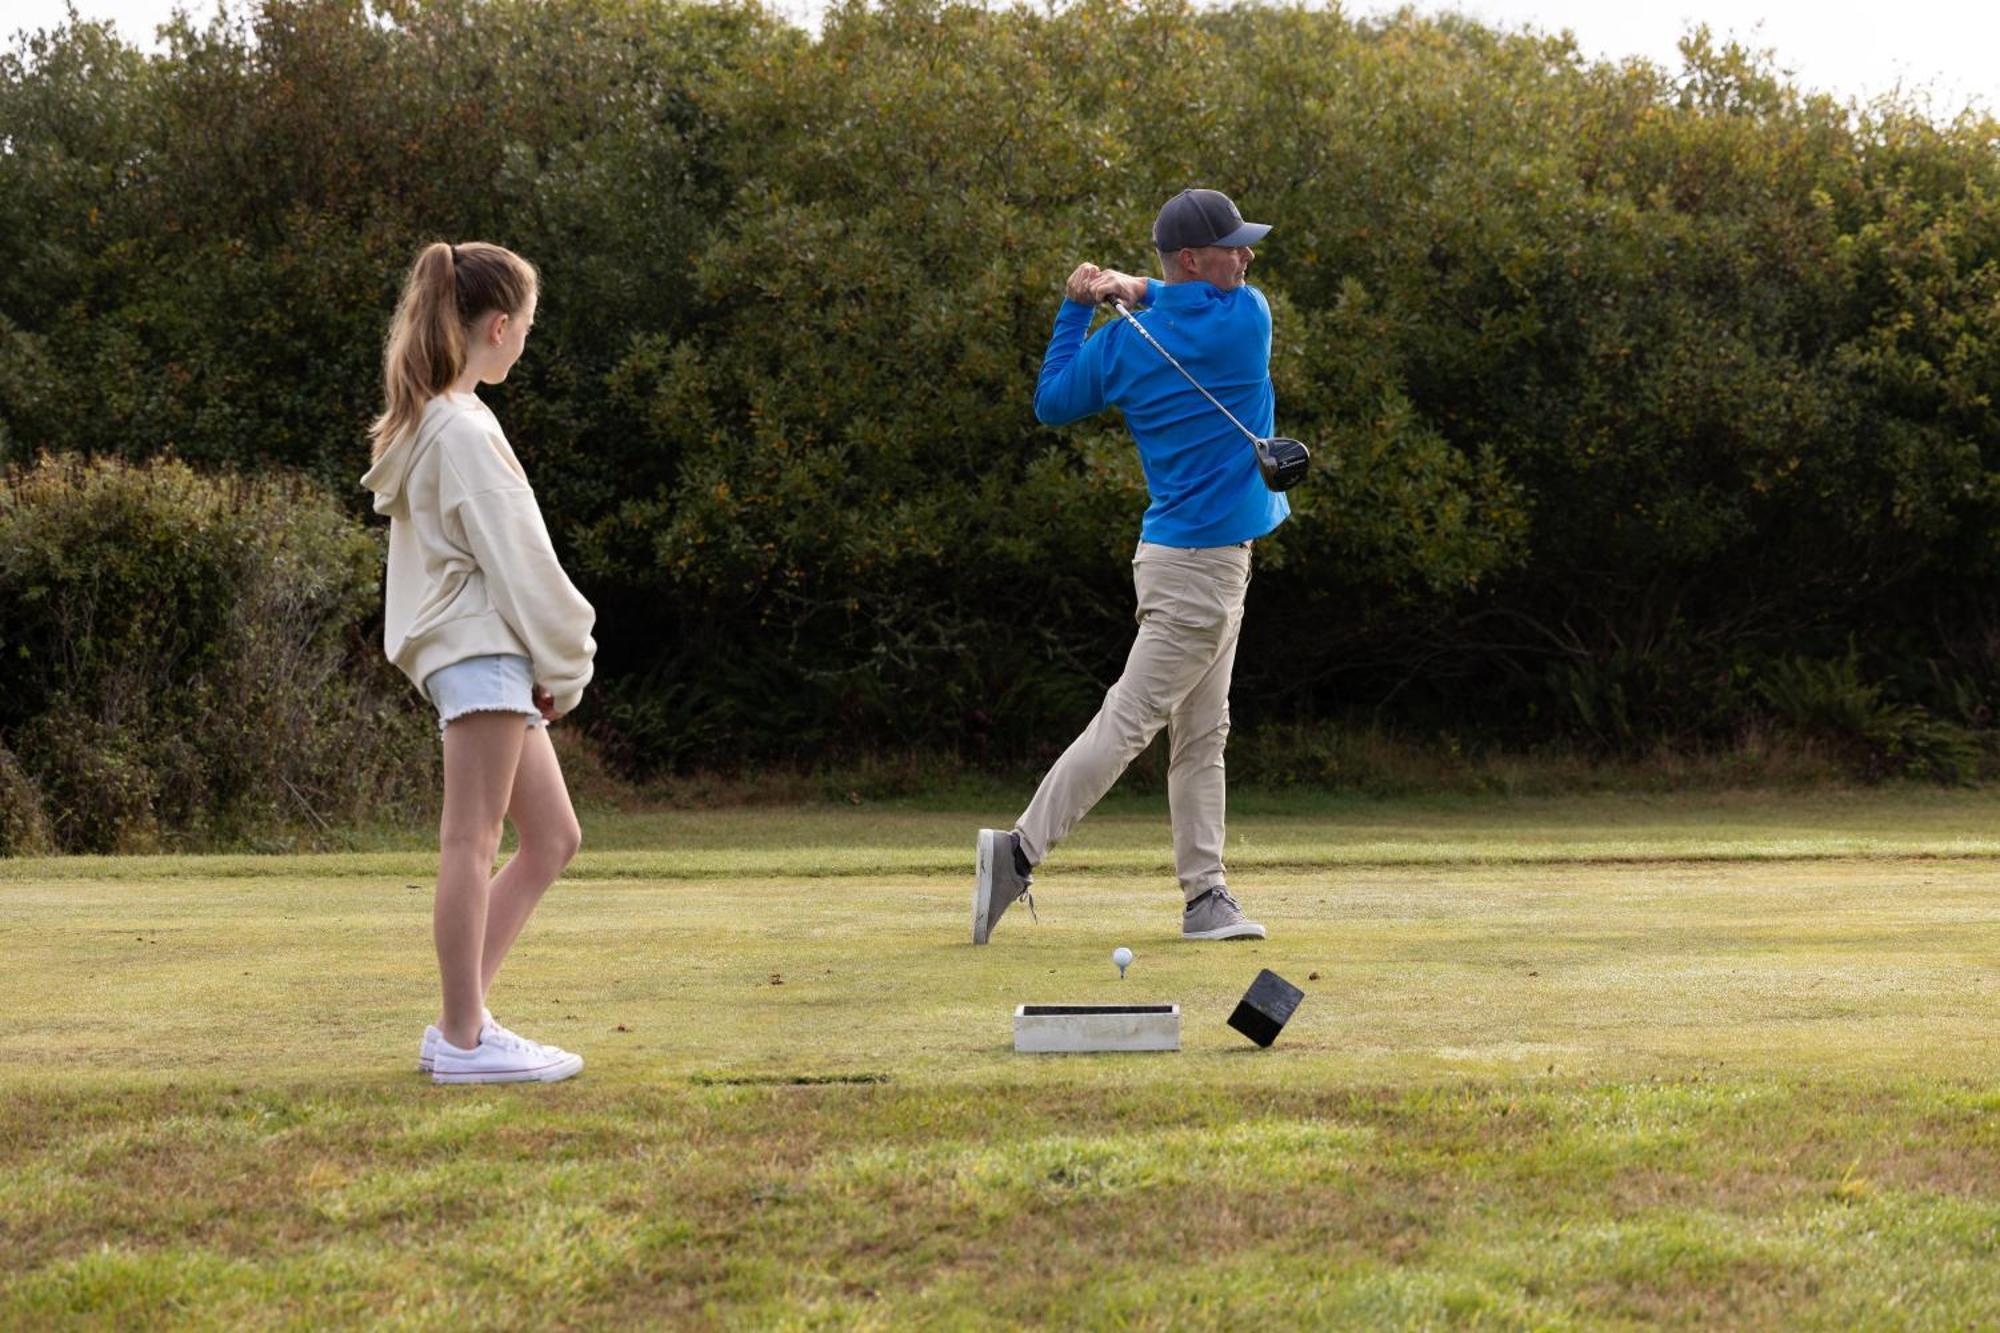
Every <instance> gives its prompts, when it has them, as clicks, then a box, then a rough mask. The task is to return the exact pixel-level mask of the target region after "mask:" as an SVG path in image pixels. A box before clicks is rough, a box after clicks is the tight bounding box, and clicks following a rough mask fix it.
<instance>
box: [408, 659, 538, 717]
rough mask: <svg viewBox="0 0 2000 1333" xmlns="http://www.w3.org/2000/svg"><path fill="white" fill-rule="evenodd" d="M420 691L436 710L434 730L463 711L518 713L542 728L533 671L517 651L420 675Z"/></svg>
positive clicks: (463, 713)
mask: <svg viewBox="0 0 2000 1333" xmlns="http://www.w3.org/2000/svg"><path fill="white" fill-rule="evenodd" d="M424 693H425V694H428V695H429V696H430V697H431V703H432V704H434V705H435V706H436V707H437V710H438V730H439V731H443V730H444V729H445V726H446V725H447V724H448V723H451V722H453V721H456V720H457V719H458V718H461V717H464V716H465V715H466V714H467V713H521V714H524V715H526V717H527V719H528V725H529V726H531V727H546V726H547V725H548V723H547V721H545V720H544V719H543V717H542V713H541V710H540V709H539V708H536V707H535V674H534V670H533V668H531V667H530V666H529V664H528V659H527V658H525V657H522V656H521V655H520V654H518V653H496V654H494V655H492V656H490V657H468V658H466V659H465V660H464V661H463V662H453V663H452V664H451V665H450V666H448V667H439V668H438V669H437V670H436V671H433V672H431V674H430V675H428V676H426V677H424Z"/></svg>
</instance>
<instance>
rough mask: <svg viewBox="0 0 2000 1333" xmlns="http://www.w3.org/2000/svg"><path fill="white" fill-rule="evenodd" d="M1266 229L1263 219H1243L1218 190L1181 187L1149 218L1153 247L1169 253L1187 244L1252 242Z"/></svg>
mask: <svg viewBox="0 0 2000 1333" xmlns="http://www.w3.org/2000/svg"><path fill="white" fill-rule="evenodd" d="M1270 230H1271V228H1270V226H1269V224H1267V223H1263V222H1245V221H1244V220H1243V214H1242V213H1241V212H1239V211H1238V210H1237V207H1236V205H1235V204H1234V203H1233V202H1232V201H1231V200H1230V198H1229V196H1228V195H1226V194H1224V193H1223V192H1222V191H1220V190H1182V191H1181V192H1180V193H1179V194H1177V195H1175V196H1174V197H1173V198H1171V199H1169V200H1167V202H1166V205H1165V206H1164V207H1162V208H1161V209H1160V215H1159V216H1158V217H1156V218H1154V219H1153V248H1154V249H1155V250H1158V251H1159V252H1160V253H1161V254H1172V253H1173V252H1174V251H1176V250H1183V249H1186V248H1187V247H1189V246H1193V247H1195V248H1196V249H1199V248H1201V247H1202V246H1205V245H1223V246H1238V245H1255V244H1256V243H1257V242H1259V241H1261V240H1263V239H1264V237H1265V236H1266V235H1267V234H1268V233H1269V232H1270Z"/></svg>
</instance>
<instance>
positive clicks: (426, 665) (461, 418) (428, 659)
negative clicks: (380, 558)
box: [361, 393, 597, 713]
mask: <svg viewBox="0 0 2000 1333" xmlns="http://www.w3.org/2000/svg"><path fill="white" fill-rule="evenodd" d="M361 484H362V485H363V486H365V487H367V488H368V489H369V490H371V491H373V492H374V493H375V512H376V513H378V514H386V515H388V517H389V579H388V609H387V614H386V618H385V619H386V623H385V624H384V626H383V631H382V646H383V648H384V649H385V650H386V651H387V652H388V654H389V660H390V661H391V662H394V663H395V664H396V665H397V666H398V667H400V668H402V671H403V674H404V675H406V676H408V677H409V678H410V679H411V680H412V681H413V682H415V684H416V686H417V688H418V689H419V690H421V689H423V687H424V681H425V679H426V678H428V677H429V676H430V674H431V672H433V671H436V670H437V669H438V668H440V667H447V666H450V665H451V664H452V663H454V662H462V661H464V660H465V659H466V658H468V657H480V656H484V655H486V654H489V653H517V654H519V655H521V656H523V657H526V658H527V659H528V660H529V662H530V663H532V664H533V667H534V675H535V682H536V683H537V684H539V685H541V686H543V687H544V688H545V689H547V690H548V692H549V693H550V694H552V695H554V696H555V701H556V711H557V712H558V713H567V712H569V710H570V709H572V708H574V707H576V704H577V700H579V699H581V698H582V697H583V687H584V686H585V685H586V684H588V683H589V682H590V673H591V658H593V657H594V656H596V654H597V643H596V641H595V640H594V639H592V638H591V637H590V629H591V626H592V625H593V624H594V623H595V622H596V620H597V613H596V612H595V611H593V610H591V607H590V603H589V602H586V601H585V600H584V599H583V595H582V594H581V593H579V592H577V590H576V588H575V587H574V586H573V585H572V584H571V583H570V581H569V578H568V577H567V576H566V575H565V574H564V573H563V571H562V565H561V564H560V563H558V562H557V560H556V552H555V547H554V545H553V544H552V543H551V542H550V541H549V530H548V527H547V526H546V525H545V524H544V523H543V522H542V511H541V509H540V508H539V507H538V506H537V505H536V504H535V493H534V492H533V491H532V490H530V489H529V488H528V476H527V473H525V472H523V471H522V470H521V462H520V460H519V459H517V458H515V457H514V450H513V449H512V447H510V446H509V445H508V443H507V436H506V435H505V434H504V433H503V432H502V431H501V429H500V423H499V421H498V420H496V419H495V418H494V416H493V413H492V412H490V411H488V410H487V407H486V405H485V404H484V403H482V402H480V401H479V399H478V398H477V397H476V396H475V395H473V394H469V393H445V394H440V395H439V396H438V397H436V398H433V399H432V400H431V401H430V404H429V405H428V406H427V407H425V409H424V414H423V417H422V418H421V419H420V420H419V421H418V422H417V428H416V430H414V431H412V432H411V433H410V434H409V435H407V436H405V437H404V438H403V439H401V440H399V441H397V442H396V444H394V445H393V446H391V447H390V449H389V451H388V452H387V453H385V454H383V455H382V457H381V458H380V459H378V460H377V461H376V463H375V466H374V467H372V468H370V469H368V475H367V476H365V477H363V478H362V479H361Z"/></svg>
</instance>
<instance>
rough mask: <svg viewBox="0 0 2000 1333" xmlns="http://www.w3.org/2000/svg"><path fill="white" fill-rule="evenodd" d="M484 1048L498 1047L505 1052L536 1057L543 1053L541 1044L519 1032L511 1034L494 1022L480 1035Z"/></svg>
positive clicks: (490, 1021)
mask: <svg viewBox="0 0 2000 1333" xmlns="http://www.w3.org/2000/svg"><path fill="white" fill-rule="evenodd" d="M479 1042H480V1044H481V1045H482V1046H498V1047H499V1048H500V1049H501V1050H503V1051H516V1052H518V1053H520V1054H522V1055H534V1054H537V1053H539V1052H541V1051H542V1049H543V1048H542V1046H541V1044H540V1043H539V1042H533V1041H529V1040H528V1039H527V1038H526V1037H524V1036H522V1035H521V1034H520V1033H518V1032H509V1031H508V1030H507V1029H506V1028H503V1027H501V1026H500V1025H499V1024H498V1023H495V1022H493V1021H492V1020H490V1019H489V1020H487V1023H486V1026H485V1027H484V1028H483V1029H481V1031H480V1033H479Z"/></svg>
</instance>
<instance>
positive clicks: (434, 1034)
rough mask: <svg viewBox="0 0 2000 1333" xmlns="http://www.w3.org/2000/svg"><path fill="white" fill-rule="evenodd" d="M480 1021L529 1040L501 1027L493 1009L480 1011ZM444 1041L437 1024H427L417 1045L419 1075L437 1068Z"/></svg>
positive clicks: (541, 1044) (539, 1043) (542, 1043)
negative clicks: (438, 1051) (439, 1046)
mask: <svg viewBox="0 0 2000 1333" xmlns="http://www.w3.org/2000/svg"><path fill="white" fill-rule="evenodd" d="M479 1019H480V1023H481V1024H482V1026H483V1027H492V1028H499V1029H500V1031H501V1032H503V1033H505V1034H506V1035H507V1036H509V1037H512V1038H514V1039H515V1040H516V1041H527V1040H528V1039H527V1038H526V1037H523V1036H522V1035H521V1034H520V1033H518V1032H513V1031H510V1030H509V1029H507V1028H504V1027H501V1026H500V1021H499V1020H498V1019H496V1018H494V1017H493V1011H492V1010H491V1009H481V1010H480V1011H479ZM443 1040H444V1034H443V1033H442V1032H439V1031H438V1027H437V1024H435V1023H428V1024H425V1026H424V1039H423V1041H421V1042H419V1043H418V1044H417V1072H418V1073H420V1074H428V1073H430V1072H431V1070H432V1069H433V1068H434V1067H435V1066H436V1064H437V1048H438V1043H439V1042H441V1041H443ZM529 1044H530V1045H533V1046H539V1047H541V1048H542V1049H543V1050H545V1051H553V1052H555V1053H556V1054H557V1055H568V1054H569V1052H568V1051H566V1050H564V1049H563V1048H562V1047H560V1046H551V1045H550V1044H549V1043H547V1042H545V1041H537V1042H530V1043H529Z"/></svg>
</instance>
